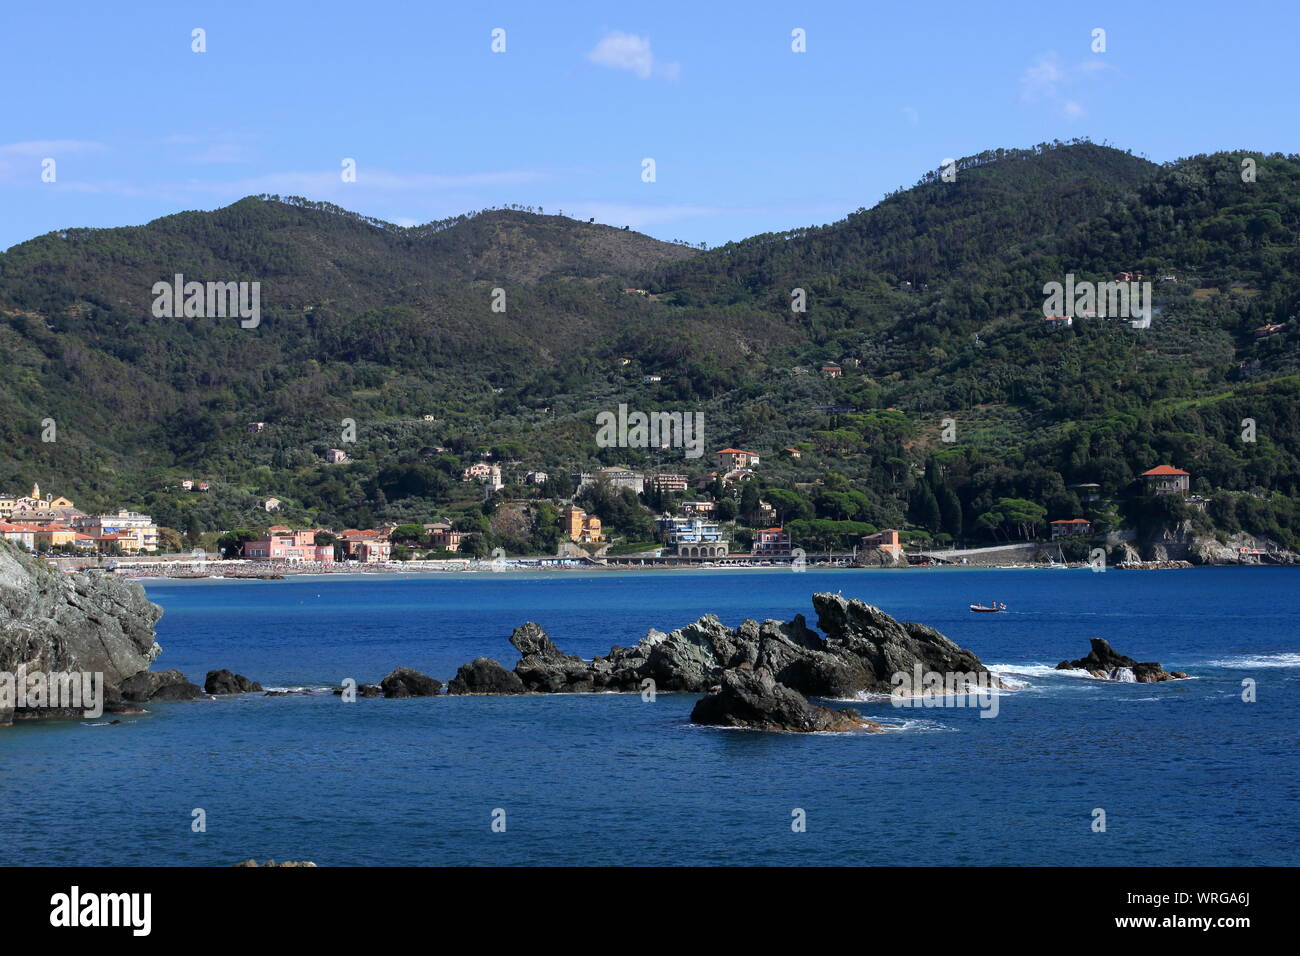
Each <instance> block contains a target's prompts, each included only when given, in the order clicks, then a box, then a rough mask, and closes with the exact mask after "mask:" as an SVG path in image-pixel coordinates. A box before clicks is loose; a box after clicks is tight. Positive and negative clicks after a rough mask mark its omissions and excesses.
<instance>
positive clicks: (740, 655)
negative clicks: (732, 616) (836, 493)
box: [458, 594, 996, 697]
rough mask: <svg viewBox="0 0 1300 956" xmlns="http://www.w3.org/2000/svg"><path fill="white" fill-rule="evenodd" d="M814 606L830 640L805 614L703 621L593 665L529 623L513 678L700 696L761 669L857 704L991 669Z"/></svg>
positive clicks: (832, 601) (830, 601)
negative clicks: (856, 698)
mask: <svg viewBox="0 0 1300 956" xmlns="http://www.w3.org/2000/svg"><path fill="white" fill-rule="evenodd" d="M813 608H814V609H815V610H816V612H817V624H818V626H819V627H820V628H821V629H822V631H823V632H824V633H825V635H826V636H825V637H822V636H821V635H819V634H818V633H817V632H816V631H814V630H812V629H811V628H809V627H808V625H807V622H806V621H805V619H804V617H803V615H795V617H794V619H793V620H790V621H765V622H763V623H762V624H760V623H758V622H757V621H745V622H743V623H742V624H740V626H739V627H735V628H731V627H728V626H726V625H725V624H723V623H722V622H721V621H719V620H718V618H717V617H716V616H714V615H712V614H706V615H705V616H704V617H701V618H700V619H699V620H697V621H695V622H694V623H691V624H688V625H686V626H685V627H681V628H677V629H676V630H673V631H670V632H669V633H667V634H665V633H663V632H661V631H653V630H652V631H651V632H650V633H649V634H647V635H646V636H645V637H644V638H643V639H642V640H641V641H640V642H639V643H637V644H635V645H633V646H632V647H618V646H616V647H614V648H612V649H611V650H610V652H609V654H608V655H606V656H604V657H596V658H594V659H593V660H591V661H584V660H582V658H579V657H574V656H572V655H569V654H565V653H563V652H561V651H560V650H559V649H558V648H557V647H556V646H555V644H554V643H553V642H552V641H551V639H550V638H549V637H548V636H547V634H546V632H545V631H544V630H542V628H541V627H540V626H539V625H537V624H535V623H532V622H530V623H527V624H524V625H522V626H520V627H518V628H516V629H515V631H514V633H513V634H512V635H511V637H510V643H512V644H513V645H514V646H515V647H516V648H517V649H518V650H519V652H520V654H521V655H522V656H521V658H520V660H519V663H518V664H517V665H516V666H515V670H514V673H515V674H516V676H518V678H519V680H520V683H521V684H522V686H523V690H525V691H528V692H532V693H575V692H577V693H583V692H591V691H636V690H641V689H642V688H643V687H644V686H646V684H645V682H646V681H653V682H654V687H655V689H656V690H658V691H664V692H673V691H679V692H684V693H696V694H702V693H705V692H706V691H708V690H709V689H710V688H712V687H715V686H719V685H720V684H721V681H722V677H723V675H724V674H725V673H727V672H728V671H732V670H736V669H742V668H748V669H751V670H756V669H758V668H763V669H766V670H767V671H768V672H769V673H770V674H771V675H772V678H773V680H774V681H775V682H776V683H778V684H783V685H785V686H786V687H788V688H791V689H793V690H796V691H798V692H799V693H801V694H804V695H808V696H814V697H851V696H853V695H855V694H858V693H860V692H869V693H884V694H888V693H889V692H890V691H891V689H892V687H893V675H894V674H895V673H896V672H900V671H901V672H906V673H909V674H911V673H913V672H914V671H915V669H916V668H917V667H919V668H920V669H921V670H922V671H925V672H930V671H933V672H938V673H941V674H946V673H949V672H953V671H958V672H962V673H979V672H984V671H985V668H984V666H983V665H982V664H981V663H980V662H979V658H977V657H976V656H975V655H974V654H972V653H971V652H970V651H967V650H964V649H962V648H960V647H958V646H957V645H956V644H954V643H953V642H952V641H950V640H948V639H947V638H946V637H944V636H943V635H942V634H940V633H939V632H938V631H936V630H934V629H933V628H931V627H927V626H925V625H924V624H907V623H901V622H899V621H896V620H894V619H893V618H892V617H890V616H889V615H888V614H886V613H885V612H884V611H882V610H880V609H879V608H877V607H873V606H871V605H869V604H865V603H863V602H862V601H854V600H849V599H848V598H845V597H842V596H841V595H838V594H815V595H813ZM489 663H492V664H495V662H489ZM476 665H480V662H479V661H476V662H474V664H472V665H466V666H467V667H470V668H471V669H473V668H475V667H476ZM464 670H465V668H462V671H464ZM458 676H459V675H458ZM994 685H995V686H996V680H995V681H994ZM466 686H468V684H467V685H466ZM479 686H485V685H479ZM511 686H512V687H513V684H511ZM477 692H479V693H496V692H498V691H491V690H480V691H477ZM502 692H506V693H517V692H518V691H516V690H513V689H512V690H508V691H502Z"/></svg>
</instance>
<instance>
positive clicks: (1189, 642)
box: [0, 568, 1300, 866]
mask: <svg viewBox="0 0 1300 956" xmlns="http://www.w3.org/2000/svg"><path fill="white" fill-rule="evenodd" d="M1298 585H1300V571H1297V570H1291V569H1285V568H1209V569H1197V570H1191V571H1110V572H1107V573H1104V574H1096V573H1092V572H1090V571H1088V570H1086V569H1085V570H1046V569H1044V570H1023V571H1013V570H965V569H957V570H953V569H943V570H938V569H936V570H921V569H915V570H908V571H852V570H827V571H818V570H815V569H809V570H808V571H806V572H804V573H801V574H795V573H791V572H790V571H789V570H777V569H773V570H722V569H719V570H700V571H646V572H593V573H580V572H550V573H546V572H539V573H529V574H514V573H501V574H495V573H477V574H471V573H459V574H428V575H416V574H409V575H401V574H394V575H356V576H350V575H349V576H344V575H328V576H312V577H294V578H291V579H289V580H285V581H235V580H205V581H154V582H147V583H146V588H147V590H148V593H149V596H150V598H151V599H152V600H154V601H156V602H157V603H158V604H160V605H161V606H162V607H163V608H164V610H165V613H164V615H163V618H162V620H161V622H160V623H159V627H158V640H159V642H160V643H161V644H162V646H163V649H164V650H163V655H162V657H161V658H160V659H159V660H158V662H157V663H156V664H155V667H157V668H172V667H175V668H179V669H181V670H183V671H184V672H185V673H186V674H187V675H188V676H189V677H190V678H191V679H192V680H195V681H196V682H197V683H200V684H201V683H202V681H203V676H204V674H205V673H206V672H207V671H208V670H209V669H213V668H221V667H228V668H230V669H231V670H234V671H237V672H238V673H242V674H246V675H248V676H249V677H251V678H253V679H254V680H257V681H260V682H261V683H262V684H263V685H265V686H266V687H268V688H324V687H328V686H336V685H337V684H338V683H339V682H340V681H341V680H343V679H344V678H348V677H352V678H355V679H356V680H357V681H358V682H377V681H378V680H379V679H380V678H382V677H383V676H384V675H385V674H387V673H388V672H389V671H390V670H392V669H393V668H394V667H396V666H398V665H407V666H410V667H414V668H416V669H417V670H421V671H424V672H425V673H428V674H430V675H432V676H434V677H437V678H438V679H440V680H442V681H444V682H445V681H447V680H448V679H450V678H451V677H452V676H453V675H454V673H455V671H456V668H457V667H458V666H459V665H460V664H462V663H465V662H467V661H469V660H471V659H472V658H474V657H477V656H480V655H486V656H489V657H494V658H496V659H497V660H499V661H501V662H502V663H504V664H505V665H506V666H507V667H512V666H513V665H514V663H515V661H516V660H517V657H518V655H517V653H516V652H515V650H514V649H513V648H512V647H511V646H510V645H509V644H508V641H507V639H508V637H509V635H510V632H511V630H512V629H513V628H514V627H516V626H517V625H519V624H521V623H523V622H524V621H529V620H532V621H537V622H538V623H540V624H541V625H542V626H543V627H545V628H546V629H547V631H548V632H549V633H550V635H551V637H552V639H553V640H554V641H555V642H556V644H557V645H558V646H559V647H560V648H561V649H562V650H564V651H567V652H569V653H573V654H577V655H580V656H582V657H584V658H590V657H592V656H593V655H596V654H604V653H606V652H608V650H609V648H610V647H611V646H612V645H615V644H621V645H628V644H632V643H635V642H636V641H637V640H638V639H640V638H641V637H642V636H644V634H645V633H646V630H647V629H648V628H652V627H653V628H658V629H660V630H664V631H667V630H670V629H672V628H674V627H678V626H681V625H683V624H686V623H688V622H690V621H692V620H694V619H695V618H697V617H698V616H699V615H701V614H704V613H708V612H713V613H716V614H717V615H718V616H719V617H720V618H721V619H722V620H723V621H724V622H726V623H728V624H733V625H734V624H738V623H739V622H740V621H741V620H743V619H744V618H746V617H752V618H756V619H759V620H762V619H765V618H780V619H789V618H790V617H791V616H793V615H794V614H796V613H804V614H806V615H809V616H810V617H811V615H812V609H811V601H810V596H811V594H812V593H813V592H815V591H823V590H825V591H839V592H842V593H843V594H844V595H845V596H847V597H854V598H861V599H863V600H865V601H868V602H870V603H873V604H877V605H879V606H880V607H881V608H883V609H884V610H885V611H887V612H888V613H890V614H892V615H894V616H895V617H897V618H899V619H901V620H913V621H921V622H924V623H927V624H930V625H932V626H934V627H936V628H938V629H939V630H940V631H942V632H943V633H944V634H946V635H948V636H949V637H950V638H952V639H953V640H954V641H956V642H957V643H958V644H960V645H962V646H964V647H967V648H970V649H971V650H973V651H974V652H975V653H976V654H978V655H979V657H980V659H981V660H982V661H984V662H985V663H986V664H988V665H989V666H991V667H994V668H995V669H996V670H997V671H998V672H999V673H1001V674H1002V675H1003V676H1004V677H1006V678H1007V680H1008V683H1011V684H1013V685H1014V689H1012V690H1009V691H1007V692H1006V693H1004V694H1003V695H1002V696H1001V697H999V699H998V704H999V708H998V716H997V717H996V718H991V719H990V718H981V717H980V716H979V713H980V711H979V710H978V709H976V708H953V707H947V708H925V709H899V708H895V707H893V706H892V705H891V702H890V701H889V700H888V699H872V700H865V701H861V702H856V703H854V704H853V706H856V707H858V708H859V709H860V710H861V711H862V712H863V713H864V714H866V715H867V716H870V717H873V718H876V719H878V720H881V721H884V722H886V723H889V724H891V725H893V726H894V727H895V728H896V730H895V731H894V732H890V733H883V734H827V735H798V734H781V733H762V732H754V731H741V730H723V729H716V728H704V727H698V726H695V725H692V724H691V723H690V722H689V720H688V716H689V714H690V711H691V707H692V705H693V703H694V702H695V700H696V697H695V696H694V695H673V694H660V695H658V697H657V699H656V700H655V701H653V702H644V701H643V700H642V699H641V697H640V696H639V695H635V694H584V695H541V696H529V697H522V698H521V697H501V698H493V697H469V698H447V697H440V698H431V699H417V700H382V699H380V700H364V699H363V700H358V701H356V702H355V703H347V704H345V703H343V702H341V700H340V699H339V698H338V697H335V696H333V695H331V694H329V693H319V694H312V695H295V696H287V697H265V696H260V695H248V696H241V697H236V698H229V699H221V700H216V701H197V702H189V703H173V704H154V705H149V711H150V712H149V713H148V714H146V715H141V716H130V717H126V718H124V719H123V722H122V723H121V724H119V725H116V726H114V725H109V724H107V723H106V721H105V720H100V721H63V722H57V723H56V722H43V723H40V724H20V725H19V726H16V727H13V728H10V729H8V730H3V731H0V865H5V866H13V865H32V864H56V865H57V864H81V865H100V864H112V865H182V866H191V865H216V866H224V865H229V864H231V863H235V862H237V861H239V860H243V859H247V858H250V857H255V858H257V859H259V860H265V859H269V858H274V859H278V860H285V859H293V860H313V861H315V862H316V863H318V864H320V865H323V866H324V865H329V866H346V865H359V864H360V865H385V864H417V865H424V864H429V865H441V864H489V865H490V864H497V865H501V864H505V865H517V864H560V865H565V864H633V865H645V864H651V865H664V864H669V865H671V864H795V865H821V864H848V865H890V864H921V865H928V864H936V865H939V864H957V865H960V864H974V865H982V864H997V865H1029V866H1034V865H1068V864H1082V865H1089V864H1098V865H1101V864H1136V865H1260V864H1267V865H1296V864H1297V863H1300V813H1298V811H1297V806H1300V799H1298V798H1300V758H1298V757H1297V754H1298V753H1300V749H1298V748H1297V743H1298V738H1300V719H1297V713H1298V712H1300V586H1298ZM994 600H997V601H1001V602H1005V603H1006V604H1007V605H1008V608H1009V609H1008V611H1007V612H1006V613H1004V614H996V615H994V614H987V615H980V614H972V613H970V611H969V610H968V609H967V605H968V604H970V603H975V602H979V603H988V602H990V601H994ZM809 623H810V624H815V621H812V620H810V622H809ZM1090 637H1105V638H1107V639H1109V640H1110V641H1111V643H1112V644H1113V645H1114V646H1115V648H1116V649H1117V650H1118V651H1119V652H1120V653H1123V654H1127V655H1129V656H1131V657H1135V658H1137V659H1139V660H1144V661H1145V660H1157V661H1160V662H1161V663H1163V664H1164V665H1165V667H1166V668H1167V669H1169V670H1183V671H1187V672H1188V673H1189V674H1191V675H1192V676H1193V677H1194V679H1193V680H1187V681H1175V682H1168V683H1164V684H1159V685H1150V684H1120V683H1111V682H1100V681H1094V680H1090V679H1087V678H1083V677H1080V676H1077V675H1066V674H1061V673H1058V672H1053V671H1052V669H1051V668H1052V666H1053V665H1055V664H1056V663H1057V662H1058V661H1060V660H1062V659H1074V658H1078V657H1082V656H1083V655H1085V654H1086V653H1087V651H1088V639H1089V638H1090ZM1248 680H1249V681H1253V682H1254V686H1255V694H1256V697H1257V700H1256V701H1255V702H1249V703H1248V702H1245V701H1243V699H1242V695H1243V691H1244V690H1245V687H1244V686H1243V681H1248ZM846 705H847V703H839V702H833V703H832V706H846ZM199 809H201V810H202V811H203V812H204V816H205V819H206V830H205V832H195V830H194V828H193V826H192V821H193V820H194V813H195V811H196V810H199ZM1099 810H1100V811H1104V821H1105V829H1104V831H1100V830H1099V829H1098V828H1097V825H1096V823H1095V821H1098V820H1100V819H1101V817H1100V816H1099V814H1098V813H1097V811H1099ZM798 811H802V815H801V816H802V819H803V820H804V821H806V829H805V830H804V831H803V832H796V830H795V828H793V827H792V821H794V820H795V819H796V816H798V815H799V814H798V813H797V812H798ZM494 818H495V819H498V820H500V819H502V818H504V821H505V830H504V832H494V830H493V827H492V823H493V820H494Z"/></svg>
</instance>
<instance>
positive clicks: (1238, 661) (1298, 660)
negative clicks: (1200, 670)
mask: <svg viewBox="0 0 1300 956" xmlns="http://www.w3.org/2000/svg"><path fill="white" fill-rule="evenodd" d="M1205 663H1206V665H1207V666H1209V667H1224V668H1227V669H1229V670H1254V669H1255V668H1258V667H1300V654H1296V653H1294V652H1280V653H1277V654H1243V655H1241V656H1240V657H1225V658H1223V659H1221V660H1216V661H1206V662H1205Z"/></svg>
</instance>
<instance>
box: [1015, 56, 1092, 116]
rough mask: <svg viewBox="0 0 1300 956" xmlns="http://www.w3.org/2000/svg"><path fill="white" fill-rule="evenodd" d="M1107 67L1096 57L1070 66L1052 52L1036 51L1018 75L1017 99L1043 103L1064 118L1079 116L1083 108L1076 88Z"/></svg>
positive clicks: (1084, 111) (1026, 102)
mask: <svg viewBox="0 0 1300 956" xmlns="http://www.w3.org/2000/svg"><path fill="white" fill-rule="evenodd" d="M1111 69H1113V67H1112V66H1111V65H1110V64H1109V63H1107V62H1105V61H1104V60H1102V59H1101V58H1100V56H1094V57H1092V58H1090V59H1087V60H1082V61H1080V62H1078V63H1075V64H1073V65H1071V64H1067V63H1066V62H1065V61H1064V60H1063V59H1061V57H1060V55H1059V54H1057V53H1056V52H1054V51H1052V52H1048V53H1040V54H1039V55H1038V56H1036V57H1034V59H1033V62H1031V63H1030V64H1029V66H1028V67H1026V68H1025V71H1024V72H1023V73H1021V74H1020V79H1019V85H1020V102H1021V103H1022V104H1035V103H1041V104H1046V105H1048V106H1050V107H1052V108H1053V109H1056V110H1059V111H1060V113H1061V115H1062V116H1064V117H1065V118H1066V119H1079V118H1080V117H1082V116H1084V115H1085V114H1086V113H1087V109H1086V108H1085V107H1084V104H1083V102H1082V100H1081V99H1079V97H1078V93H1077V91H1078V89H1079V88H1080V87H1082V86H1083V85H1084V84H1085V83H1087V82H1090V81H1091V80H1092V79H1094V78H1095V77H1099V76H1101V75H1102V74H1104V73H1106V72H1108V71H1109V70H1111Z"/></svg>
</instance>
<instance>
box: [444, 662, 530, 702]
mask: <svg viewBox="0 0 1300 956" xmlns="http://www.w3.org/2000/svg"><path fill="white" fill-rule="evenodd" d="M447 693H448V694H457V695H459V694H522V693H524V682H523V681H522V680H520V678H519V675H518V674H516V673H515V672H514V671H508V670H506V669H505V668H504V667H502V666H501V665H500V664H499V663H497V662H496V661H494V660H493V659H492V658H490V657H476V658H474V660H472V661H470V662H469V663H468V664H462V665H461V667H460V670H458V671H456V676H455V677H453V678H452V679H451V681H450V682H449V683H448V684H447Z"/></svg>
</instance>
